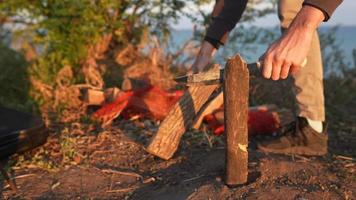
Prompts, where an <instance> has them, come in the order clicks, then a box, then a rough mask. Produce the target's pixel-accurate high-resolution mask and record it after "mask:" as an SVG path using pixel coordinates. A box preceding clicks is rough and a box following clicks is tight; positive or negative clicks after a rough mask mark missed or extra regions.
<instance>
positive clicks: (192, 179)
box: [182, 175, 206, 183]
mask: <svg viewBox="0 0 356 200" xmlns="http://www.w3.org/2000/svg"><path fill="white" fill-rule="evenodd" d="M204 176H206V175H200V176H196V177H193V178H188V179H185V180H183V181H182V182H183V183H184V182H189V181H194V180H196V179H200V178H203V177H204Z"/></svg>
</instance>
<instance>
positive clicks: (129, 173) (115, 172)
mask: <svg viewBox="0 0 356 200" xmlns="http://www.w3.org/2000/svg"><path fill="white" fill-rule="evenodd" d="M99 170H101V171H102V172H104V173H110V174H120V175H125V176H133V177H136V178H139V179H141V180H142V179H143V177H142V176H141V175H140V174H137V173H134V172H122V171H117V170H112V169H99Z"/></svg>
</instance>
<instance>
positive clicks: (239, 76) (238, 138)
mask: <svg viewBox="0 0 356 200" xmlns="http://www.w3.org/2000/svg"><path fill="white" fill-rule="evenodd" d="M224 78H225V81H224V84H223V88H224V116H225V117H224V119H225V132H226V144H227V148H226V177H225V183H226V184H227V185H228V186H231V187H233V186H237V185H241V184H244V183H246V182H247V175H248V168H247V166H248V152H247V145H248V125H247V120H248V95H249V93H248V92H249V71H248V68H247V64H246V63H245V61H243V60H242V58H241V57H240V55H236V56H234V57H233V58H231V59H229V60H228V61H227V64H226V67H225V73H224Z"/></svg>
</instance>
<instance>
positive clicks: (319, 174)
mask: <svg viewBox="0 0 356 200" xmlns="http://www.w3.org/2000/svg"><path fill="white" fill-rule="evenodd" d="M156 129H157V124H154V123H153V122H150V121H148V120H146V121H143V122H140V121H124V120H118V121H116V122H115V123H114V125H113V126H111V127H110V128H107V129H104V130H100V131H99V133H98V135H96V136H93V135H91V133H82V135H79V136H78V135H76V136H75V137H76V138H79V139H78V140H77V143H76V144H78V145H77V147H76V151H78V152H79V153H78V154H80V155H82V157H81V159H74V161H76V162H72V164H67V165H64V166H63V167H60V168H58V169H56V170H46V169H44V168H39V167H37V166H36V165H35V166H32V165H27V166H25V167H14V170H13V173H12V177H15V180H16V184H17V186H18V192H17V193H14V192H13V191H11V190H10V188H9V186H7V184H6V183H5V182H0V184H1V185H0V188H3V189H2V192H1V193H2V198H4V199H162V200H163V199H170V200H171V199H172V200H173V199H299V200H302V199H356V192H355V191H356V172H355V169H356V162H355V146H356V136H355V135H354V134H350V133H352V132H353V133H355V130H354V129H345V130H340V131H338V132H331V133H330V144H329V154H328V155H327V156H324V157H302V156H296V155H285V156H283V155H273V154H263V153H260V152H258V151H257V150H256V142H257V141H258V140H261V139H264V138H263V137H258V138H256V137H254V138H250V144H249V182H248V183H247V184H246V185H243V186H240V187H237V188H228V187H226V186H225V185H224V181H223V178H224V159H225V149H224V143H223V142H222V141H223V137H216V136H211V135H205V134H203V133H201V132H188V133H187V134H186V135H185V136H184V137H183V140H182V143H181V145H180V147H179V150H178V152H177V153H176V154H175V156H174V158H173V159H171V160H168V161H163V160H161V159H159V158H156V157H154V156H152V155H150V154H148V153H147V152H146V151H145V150H144V146H145V145H146V144H147V143H148V141H149V139H150V138H151V137H152V134H153V133H154V132H155V131H156ZM342 134H345V135H342ZM52 137H54V136H52ZM73 137H74V136H73ZM48 143H49V144H47V145H46V147H45V148H49V147H48V146H51V140H50V141H49V142H48ZM211 144H212V145H211ZM52 146H53V145H52Z"/></svg>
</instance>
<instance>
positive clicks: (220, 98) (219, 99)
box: [192, 90, 224, 129]
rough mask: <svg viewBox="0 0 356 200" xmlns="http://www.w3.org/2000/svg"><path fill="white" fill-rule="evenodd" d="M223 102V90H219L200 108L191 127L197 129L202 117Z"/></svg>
mask: <svg viewBox="0 0 356 200" xmlns="http://www.w3.org/2000/svg"><path fill="white" fill-rule="evenodd" d="M223 104H224V95H223V91H222V90H220V91H219V93H218V95H217V96H215V97H214V98H212V99H211V100H210V101H208V102H207V103H206V104H204V106H203V108H202V109H201V110H200V112H199V114H198V115H197V117H196V119H195V120H194V123H193V126H192V128H194V129H199V128H200V126H201V124H202V122H203V119H204V117H205V116H206V115H207V114H210V113H213V112H214V111H215V110H216V109H218V108H220V107H221V106H222V105H223Z"/></svg>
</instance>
